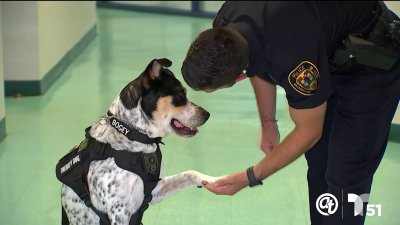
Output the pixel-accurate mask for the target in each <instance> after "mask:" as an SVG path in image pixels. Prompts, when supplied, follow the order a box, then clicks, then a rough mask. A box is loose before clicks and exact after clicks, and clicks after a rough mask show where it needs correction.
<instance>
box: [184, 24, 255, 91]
mask: <svg viewBox="0 0 400 225" xmlns="http://www.w3.org/2000/svg"><path fill="white" fill-rule="evenodd" d="M248 57H249V50H248V45H247V42H246V40H245V39H244V38H243V37H242V36H241V35H240V34H239V32H237V31H236V30H234V29H230V28H226V27H225V28H212V29H208V30H205V31H203V32H201V33H200V34H199V35H198V37H197V38H196V39H195V40H194V41H193V43H192V44H191V46H190V48H189V50H188V52H187V55H186V58H185V60H184V62H183V65H182V69H181V72H182V75H183V79H184V80H185V82H186V83H187V84H188V85H189V86H190V87H192V88H193V89H195V90H204V89H216V88H219V87H222V86H225V85H228V84H231V83H233V82H234V81H235V78H236V77H237V76H238V75H239V74H240V73H241V72H242V71H243V69H245V68H246V67H247V65H248Z"/></svg>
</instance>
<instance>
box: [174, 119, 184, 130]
mask: <svg viewBox="0 0 400 225" xmlns="http://www.w3.org/2000/svg"><path fill="white" fill-rule="evenodd" d="M174 125H175V126H176V127H177V128H182V127H183V125H182V124H181V123H180V122H179V121H178V120H174Z"/></svg>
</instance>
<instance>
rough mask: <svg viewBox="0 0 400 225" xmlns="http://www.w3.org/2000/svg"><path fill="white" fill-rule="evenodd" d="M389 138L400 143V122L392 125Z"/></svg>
mask: <svg viewBox="0 0 400 225" xmlns="http://www.w3.org/2000/svg"><path fill="white" fill-rule="evenodd" d="M389 140H390V141H394V142H398V143H400V124H395V123H392V126H391V127H390V133H389Z"/></svg>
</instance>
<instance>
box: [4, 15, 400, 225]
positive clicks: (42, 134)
mask: <svg viewBox="0 0 400 225" xmlns="http://www.w3.org/2000/svg"><path fill="white" fill-rule="evenodd" d="M98 19H99V20H98V37H97V39H96V40H95V41H94V42H93V43H92V44H91V45H90V46H89V48H88V49H87V50H86V51H85V52H84V53H83V54H82V55H81V56H80V57H79V58H78V59H77V60H76V61H75V62H74V63H73V64H72V66H71V67H69V68H68V70H67V71H66V72H65V74H64V75H63V77H62V78H61V79H60V80H58V81H57V82H56V83H55V84H54V86H52V87H51V89H50V90H49V91H48V92H47V93H46V94H45V95H44V96H40V97H22V98H18V99H16V98H7V99H6V106H7V107H6V110H7V111H6V119H7V132H8V136H7V137H6V139H5V140H4V141H3V142H1V143H0V179H1V181H0V224H1V225H21V224H32V225H54V224H60V217H61V214H60V213H61V211H60V183H59V182H58V181H57V180H56V177H55V173H54V167H55V164H56V163H57V161H58V159H59V158H60V157H61V156H62V155H64V154H65V153H66V152H67V151H68V150H69V149H70V148H72V147H73V146H74V145H75V144H77V143H78V142H79V141H80V140H81V139H82V138H83V132H84V128H86V127H87V126H88V125H90V124H91V123H92V122H94V121H95V120H96V119H97V118H98V117H100V116H102V115H104V114H105V113H106V110H107V108H108V106H109V104H110V103H111V101H112V100H113V99H114V97H115V96H116V94H117V93H118V91H119V90H120V89H121V88H122V87H123V86H124V85H125V84H126V83H127V82H128V81H130V80H132V79H134V78H135V77H136V76H137V75H139V74H140V72H142V70H143V69H144V67H145V66H146V65H147V64H148V62H149V61H150V60H152V59H153V58H158V57H167V58H169V59H171V60H172V61H173V62H174V64H173V66H172V69H171V70H172V71H173V72H175V74H176V75H177V76H178V77H179V79H181V80H182V78H181V76H180V67H181V65H182V60H183V59H184V57H185V54H186V51H187V48H188V47H189V45H190V43H191V41H192V40H193V39H194V37H195V36H196V35H197V34H198V33H199V31H201V30H203V29H206V28H209V27H210V26H211V20H209V19H194V18H188V17H174V16H165V15H156V14H144V13H134V12H126V11H116V10H105V9H102V10H98ZM189 98H190V99H192V100H193V101H194V102H196V103H197V104H199V105H201V106H203V107H204V108H206V109H207V110H208V111H209V112H211V118H210V120H209V121H208V122H207V123H206V124H205V125H204V126H203V127H201V129H200V133H199V134H198V135H197V136H195V137H193V138H190V139H183V138H177V137H175V136H170V137H167V138H166V139H165V143H166V145H165V146H163V157H164V168H165V174H166V175H169V174H175V173H178V172H181V171H185V170H189V169H195V170H198V171H201V172H204V173H207V174H210V175H215V176H219V175H223V174H227V173H232V172H237V171H239V170H243V169H246V168H247V167H248V166H250V165H253V164H255V163H257V162H258V161H259V160H260V159H261V158H262V156H263V154H262V153H261V152H260V151H259V150H258V149H257V147H256V139H257V135H258V114H257V109H256V105H255V101H254V97H253V91H252V89H251V86H250V84H249V82H248V81H243V82H240V83H238V84H237V85H235V86H234V87H233V88H231V89H226V90H221V91H219V92H215V93H211V94H204V93H198V92H194V91H189ZM278 102H279V105H278V109H277V112H278V119H279V122H278V124H279V127H280V130H281V135H282V137H283V136H285V135H286V134H287V133H288V132H289V131H290V130H291V128H293V124H292V123H291V122H290V118H289V115H288V113H287V103H286V100H285V98H284V93H283V91H282V90H281V89H279V95H278ZM399 150H400V145H399V144H396V143H389V145H388V148H387V152H386V155H385V157H384V159H383V161H382V164H381V167H380V168H379V170H378V171H377V173H376V176H375V183H374V187H373V193H372V196H371V198H372V199H371V202H372V203H373V204H381V205H382V216H381V217H377V216H375V217H370V218H368V219H367V223H366V224H368V225H378V224H384V225H394V224H398V219H399V215H398V204H399V200H400V191H399V188H398V186H399V185H400V176H399V174H398V171H400V151H399ZM308 221H309V216H308V201H307V183H306V162H305V160H304V158H303V157H301V158H299V159H298V160H297V161H296V162H294V163H293V164H291V165H290V166H288V167H286V168H285V169H284V170H282V171H280V172H278V173H277V174H275V175H273V176H272V177H270V178H268V179H267V180H265V182H264V185H263V186H262V187H258V188H254V189H249V188H247V189H245V190H243V191H242V192H240V193H239V194H237V195H236V196H234V197H222V196H215V195H213V194H211V193H209V192H207V191H206V190H204V189H196V188H194V189H190V190H186V191H183V192H181V193H179V194H177V195H175V196H173V197H172V198H169V199H167V200H165V201H164V202H162V203H160V204H158V205H155V206H152V207H150V208H149V209H148V211H147V212H146V214H145V217H144V224H145V225H172V224H173V225H179V224H185V225H186V224H191V225H204V224H208V225H244V224H246V225H266V224H271V225H276V224H283V225H303V224H309V222H308Z"/></svg>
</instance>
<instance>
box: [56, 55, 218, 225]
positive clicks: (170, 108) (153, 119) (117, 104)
mask: <svg viewBox="0 0 400 225" xmlns="http://www.w3.org/2000/svg"><path fill="white" fill-rule="evenodd" d="M171 64H172V63H171V62H170V61H169V60H168V59H158V60H153V61H151V62H150V64H149V65H148V66H147V68H146V70H145V71H144V72H143V73H142V74H141V75H140V76H139V77H138V78H137V79H135V80H133V81H131V82H130V83H129V84H128V85H126V86H125V87H124V88H123V89H122V91H121V92H120V93H119V95H118V96H117V97H116V98H115V100H114V101H113V103H112V104H111V106H110V108H109V110H108V116H105V117H102V118H100V119H99V120H98V121H96V122H95V123H94V124H93V125H92V126H91V128H90V129H88V131H87V135H89V136H90V138H91V139H93V140H95V141H96V142H98V143H100V144H104V145H106V144H107V146H110V148H112V149H113V150H115V151H125V152H126V151H127V152H130V153H142V154H152V153H154V152H156V151H157V150H159V148H158V143H152V144H149V143H141V142H140V141H135V140H130V139H129V138H128V137H127V135H126V133H128V132H130V131H132V130H136V131H139V132H141V133H143V134H144V135H146V136H148V137H149V138H150V139H151V138H158V137H165V136H166V135H168V134H171V133H174V134H176V135H178V136H183V137H191V136H193V135H195V134H196V133H197V132H198V130H197V128H198V127H199V126H201V125H202V124H204V123H205V122H206V121H207V119H208V117H209V113H208V112H207V111H205V110H204V109H203V108H201V107H199V106H197V105H195V104H193V103H192V102H190V101H189V100H188V99H187V98H186V89H185V88H184V87H183V86H182V84H181V83H180V82H179V81H178V80H177V79H176V78H175V77H174V75H173V73H172V72H171V71H170V70H168V69H167V68H166V67H169V66H171ZM111 116H112V118H116V119H117V120H115V121H114V120H112V122H110V121H111V120H110V117H111ZM116 121H119V122H116ZM120 123H121V124H124V125H121V124H120ZM125 126H129V128H126V127H125ZM76 161H79V158H78V159H74V160H71V162H69V164H67V165H64V166H63V168H62V169H61V170H62V171H61V173H62V172H64V171H66V170H68V169H69V167H70V166H71V165H72V164H73V163H75V162H76ZM160 161H161V160H160ZM117 164H118V162H117V160H116V158H115V157H109V158H107V159H104V160H94V161H92V162H90V166H88V171H87V175H86V177H85V178H86V180H85V181H86V187H87V188H88V192H89V193H90V194H89V195H90V202H91V204H90V205H89V206H91V207H89V206H88V204H85V203H86V202H84V201H83V200H82V198H81V197H80V196H78V195H77V193H76V192H75V191H74V190H73V189H72V188H71V187H69V186H67V185H65V184H63V186H62V191H61V192H62V193H61V200H62V206H63V210H64V215H66V216H67V218H68V221H69V222H65V221H63V223H64V224H68V223H69V224H86V225H90V224H106V223H104V221H102V220H101V219H100V218H101V216H99V214H98V213H101V214H104V215H105V217H106V219H108V222H107V223H110V224H115V225H116V224H126V225H127V224H130V225H132V224H141V222H140V221H136V222H132V220H131V217H132V216H133V215H136V214H137V213H138V211H140V210H142V208H143V207H142V206H143V202H144V201H145V199H146V198H147V197H146V196H145V193H144V192H145V190H144V189H145V186H146V184H145V182H144V181H143V177H142V176H140V175H138V174H136V173H133V172H131V171H128V170H125V169H122V168H121V167H119V166H118V165H117ZM143 173H145V172H143ZM216 179H217V178H215V177H210V176H207V175H204V174H202V173H199V172H197V171H186V172H183V173H180V174H176V175H173V176H168V177H163V178H159V177H157V182H156V184H155V185H154V187H153V188H152V190H151V197H150V200H149V202H150V203H157V202H159V201H161V200H162V199H164V198H166V197H168V196H169V195H171V194H173V193H175V192H177V191H179V190H182V189H184V188H187V187H193V186H202V183H203V182H204V181H206V182H208V183H213V182H215V180H216ZM96 210H97V213H96V212H95V211H96ZM143 211H144V210H142V212H141V213H143ZM139 217H140V218H139V220H141V216H139ZM136 220H137V219H136Z"/></svg>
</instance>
